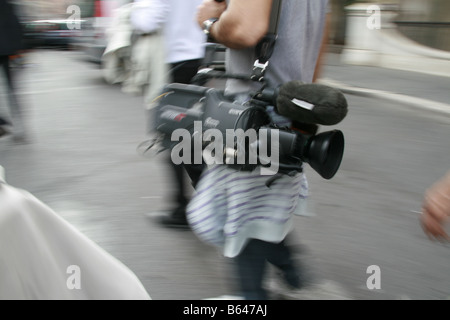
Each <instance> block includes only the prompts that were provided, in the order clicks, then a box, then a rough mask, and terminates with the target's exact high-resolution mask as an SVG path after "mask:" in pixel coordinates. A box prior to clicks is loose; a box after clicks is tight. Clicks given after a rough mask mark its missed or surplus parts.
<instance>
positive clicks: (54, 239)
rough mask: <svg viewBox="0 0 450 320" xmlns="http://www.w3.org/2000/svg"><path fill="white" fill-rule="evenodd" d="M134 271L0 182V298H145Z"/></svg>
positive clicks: (28, 196)
mask: <svg viewBox="0 0 450 320" xmlns="http://www.w3.org/2000/svg"><path fill="white" fill-rule="evenodd" d="M149 299H151V297H150V295H149V294H148V293H147V291H146V290H145V288H144V286H143V285H142V283H141V282H140V281H139V279H138V278H137V277H136V275H135V274H134V273H133V272H132V271H131V270H130V269H128V268H127V267H126V266H125V265H124V264H122V263H121V262H120V261H119V260H117V259H116V258H114V257H113V256H111V255H110V254H108V253H107V252H106V251H105V250H103V249H102V248H101V247H99V246H98V245H96V244H95V243H94V242H93V241H91V240H90V239H88V238H87V237H86V236H84V235H83V234H82V233H80V232H79V231H78V230H76V229H75V228H74V227H73V226H72V225H70V224H69V223H68V222H66V221H65V220H63V219H62V218H61V217H60V216H58V215H57V214H56V213H55V212H54V211H52V210H51V209H50V208H49V207H48V206H46V205H45V204H43V203H42V202H41V201H39V200H38V199H37V198H36V197H34V196H33V195H32V194H30V193H29V192H27V191H25V190H21V189H18V188H15V187H12V186H10V185H8V184H6V183H5V182H4V179H3V180H1V182H0V300H149Z"/></svg>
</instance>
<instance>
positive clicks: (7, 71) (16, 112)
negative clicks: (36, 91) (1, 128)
mask: <svg viewBox="0 0 450 320" xmlns="http://www.w3.org/2000/svg"><path fill="white" fill-rule="evenodd" d="M0 63H1V67H2V70H3V73H4V75H5V79H6V83H7V86H8V101H9V109H10V112H11V118H12V125H13V133H14V137H15V138H16V139H19V140H21V139H24V138H25V126H24V123H23V122H24V121H23V110H22V106H21V104H20V103H19V101H18V98H17V93H16V89H15V85H14V79H13V74H12V72H11V68H10V64H9V56H1V57H0Z"/></svg>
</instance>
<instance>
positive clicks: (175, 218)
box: [158, 211, 190, 229]
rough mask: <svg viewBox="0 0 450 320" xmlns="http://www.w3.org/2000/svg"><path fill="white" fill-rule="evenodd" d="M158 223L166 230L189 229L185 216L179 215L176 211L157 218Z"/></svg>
mask: <svg viewBox="0 0 450 320" xmlns="http://www.w3.org/2000/svg"><path fill="white" fill-rule="evenodd" d="M158 222H159V223H160V224H161V225H163V226H164V227H167V228H177V229H190V226H189V223H188V221H187V219H186V215H185V214H179V213H178V211H175V212H172V213H170V214H168V215H164V216H161V217H159V221H158Z"/></svg>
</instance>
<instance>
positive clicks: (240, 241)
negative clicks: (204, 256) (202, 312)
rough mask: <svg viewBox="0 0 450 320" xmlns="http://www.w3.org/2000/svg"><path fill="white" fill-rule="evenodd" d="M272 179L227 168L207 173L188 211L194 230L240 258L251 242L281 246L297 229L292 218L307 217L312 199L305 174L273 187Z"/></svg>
mask: <svg viewBox="0 0 450 320" xmlns="http://www.w3.org/2000/svg"><path fill="white" fill-rule="evenodd" d="M269 178H270V176H263V175H260V174H259V170H255V171H253V172H241V171H237V170H234V169H230V168H228V167H227V166H225V165H215V166H212V167H210V168H209V169H208V170H206V171H205V173H204V174H203V175H202V177H201V179H200V182H199V183H198V185H197V187H196V192H195V196H194V197H193V199H192V200H191V202H190V203H189V205H188V208H187V218H188V221H189V224H190V226H191V228H192V230H193V232H194V233H195V234H196V235H197V236H198V237H199V238H200V239H201V240H202V241H204V242H206V243H209V244H211V245H214V246H218V247H221V248H222V249H223V253H224V255H225V256H226V257H230V258H232V257H235V256H237V255H238V254H239V252H240V251H241V249H242V248H243V247H244V246H245V244H246V243H247V241H248V240H249V239H252V238H254V239H260V240H263V241H267V242H275V243H277V242H281V241H282V240H283V239H284V238H285V237H286V235H287V234H288V233H289V232H290V231H291V230H292V227H293V224H292V219H291V217H292V215H294V214H301V211H302V210H303V209H304V208H305V204H306V199H307V196H308V184H307V180H306V178H305V175H304V174H303V173H299V174H297V175H296V176H295V177H288V176H283V177H282V178H280V179H279V180H276V181H275V182H274V183H273V184H272V185H271V186H270V188H269V187H267V186H266V184H265V183H266V181H267V180H268V179H269Z"/></svg>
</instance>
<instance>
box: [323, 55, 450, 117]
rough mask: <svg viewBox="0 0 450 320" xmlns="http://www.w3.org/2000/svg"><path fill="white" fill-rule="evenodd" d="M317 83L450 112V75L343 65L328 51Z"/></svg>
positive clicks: (448, 113) (357, 93)
mask: <svg viewBox="0 0 450 320" xmlns="http://www.w3.org/2000/svg"><path fill="white" fill-rule="evenodd" d="M418 63H419V62H418ZM424 68H425V66H424ZM320 82H321V83H323V84H326V85H330V86H333V87H336V88H339V89H340V90H342V91H343V92H344V93H348V94H356V95H362V96H367V97H373V98H377V99H387V100H390V101H393V102H397V103H403V104H408V105H410V106H413V107H418V108H425V109H429V110H433V111H436V112H439V113H441V114H443V115H450V93H449V92H450V90H449V89H450V75H449V76H448V77H443V76H435V75H431V74H428V73H420V72H412V71H403V70H395V69H388V68H379V67H371V66H358V65H346V64H343V63H342V62H341V60H340V55H339V54H337V53H329V54H328V56H327V59H326V61H325V65H324V68H323V71H322V77H321V79H320Z"/></svg>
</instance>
